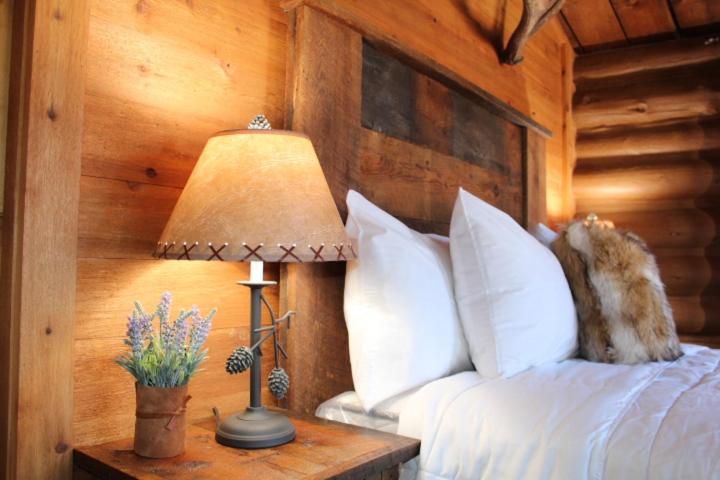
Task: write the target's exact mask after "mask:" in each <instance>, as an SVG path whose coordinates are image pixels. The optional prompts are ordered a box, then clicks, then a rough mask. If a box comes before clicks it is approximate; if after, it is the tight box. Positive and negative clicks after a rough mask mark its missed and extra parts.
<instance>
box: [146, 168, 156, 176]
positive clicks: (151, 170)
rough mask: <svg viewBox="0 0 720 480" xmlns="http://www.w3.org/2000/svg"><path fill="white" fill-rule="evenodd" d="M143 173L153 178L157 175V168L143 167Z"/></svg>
mask: <svg viewBox="0 0 720 480" xmlns="http://www.w3.org/2000/svg"><path fill="white" fill-rule="evenodd" d="M145 175H147V177H148V178H155V177H157V170H155V169H154V168H152V167H148V168H146V169H145Z"/></svg>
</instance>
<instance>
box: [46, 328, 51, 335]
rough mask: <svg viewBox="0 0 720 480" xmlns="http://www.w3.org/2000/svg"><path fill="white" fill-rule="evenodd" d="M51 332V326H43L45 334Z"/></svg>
mask: <svg viewBox="0 0 720 480" xmlns="http://www.w3.org/2000/svg"><path fill="white" fill-rule="evenodd" d="M52 332H53V330H52V327H45V335H50V334H51V333H52Z"/></svg>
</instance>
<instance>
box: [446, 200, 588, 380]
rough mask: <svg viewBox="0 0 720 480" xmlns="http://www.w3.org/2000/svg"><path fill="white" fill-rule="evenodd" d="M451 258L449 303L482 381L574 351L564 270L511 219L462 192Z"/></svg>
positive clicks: (452, 232)
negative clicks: (453, 302) (455, 308)
mask: <svg viewBox="0 0 720 480" xmlns="http://www.w3.org/2000/svg"><path fill="white" fill-rule="evenodd" d="M450 253H451V256H452V263H453V274H454V278H455V299H456V300H457V305H458V310H459V312H460V319H461V320H462V324H463V330H464V331H465V338H466V339H467V342H468V345H469V348H470V356H471V357H472V361H473V363H474V364H475V369H476V370H477V371H478V373H480V375H482V376H484V377H489V378H495V377H499V376H502V377H509V376H512V375H514V374H516V373H519V372H521V371H523V370H525V369H527V368H528V367H531V366H534V365H540V364H543V363H548V362H555V361H559V360H563V359H565V358H568V357H570V356H572V355H573V354H574V353H575V350H576V347H577V320H576V317H575V306H574V305H573V299H572V295H571V293H570V287H569V286H568V283H567V280H566V279H565V275H564V274H563V270H562V267H561V266H560V263H559V262H558V260H557V259H556V258H555V255H553V253H552V252H551V251H550V250H548V249H547V248H545V247H544V246H542V245H541V244H540V243H539V242H538V241H537V240H535V239H534V238H533V237H532V236H531V235H530V234H529V233H527V232H526V231H525V230H523V229H522V227H520V225H518V224H517V223H516V222H515V220H513V219H512V218H511V217H510V216H508V215H507V214H505V213H504V212H501V211H500V210H498V209H497V208H495V207H493V206H492V205H489V204H487V203H485V202H484V201H482V200H480V199H479V198H477V197H474V196H473V195H471V194H469V193H467V192H466V191H464V190H462V189H460V192H459V193H458V198H457V201H456V202H455V209H454V210H453V215H452V222H451V224H450Z"/></svg>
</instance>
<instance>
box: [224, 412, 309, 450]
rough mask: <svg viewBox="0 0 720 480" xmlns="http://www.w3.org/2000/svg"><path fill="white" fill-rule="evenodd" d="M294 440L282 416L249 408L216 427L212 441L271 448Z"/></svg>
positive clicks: (289, 425)
mask: <svg viewBox="0 0 720 480" xmlns="http://www.w3.org/2000/svg"><path fill="white" fill-rule="evenodd" d="M294 439H295V427H294V426H293V424H292V423H290V420H289V419H288V418H287V417H286V416H285V415H283V414H281V413H276V412H270V411H268V410H267V409H266V408H265V407H248V408H247V409H246V410H245V411H244V412H242V413H236V414H233V415H230V416H229V417H228V418H226V419H225V420H223V421H222V422H221V423H220V425H218V428H217V431H216V432H215V440H216V441H217V442H218V443H220V444H222V445H226V446H228V447H234V448H270V447H275V446H277V445H282V444H284V443H288V442H291V441H293V440H294Z"/></svg>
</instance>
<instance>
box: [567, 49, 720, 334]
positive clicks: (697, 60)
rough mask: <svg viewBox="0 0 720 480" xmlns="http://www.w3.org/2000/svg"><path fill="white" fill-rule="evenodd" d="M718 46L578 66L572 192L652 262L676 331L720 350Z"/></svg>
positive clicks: (613, 55)
mask: <svg viewBox="0 0 720 480" xmlns="http://www.w3.org/2000/svg"><path fill="white" fill-rule="evenodd" d="M718 71H720V45H718V43H717V41H712V40H710V41H708V39H707V38H696V39H686V40H677V41H670V42H665V43H661V44H654V45H649V46H642V47H634V48H629V49H621V50H612V51H609V52H607V53H596V54H591V55H584V56H580V57H578V59H577V61H576V66H575V80H576V83H577V92H576V95H575V99H574V103H575V107H574V113H575V121H576V124H577V129H578V139H577V156H578V159H577V169H576V170H575V173H574V177H573V183H574V193H575V199H576V203H577V213H578V215H585V214H587V213H588V212H595V213H597V214H598V215H600V217H601V218H607V219H609V220H612V221H613V222H614V223H615V224H616V226H618V227H620V228H626V229H629V230H632V231H634V232H636V233H637V234H639V235H640V236H641V237H643V238H644V239H645V240H646V241H647V243H648V244H649V246H650V247H651V249H652V250H653V252H654V253H655V255H656V257H657V260H658V264H659V266H660V271H661V275H662V278H663V281H664V282H665V284H666V288H667V293H668V295H669V297H670V303H671V305H672V307H673V311H674V313H675V321H676V323H677V327H678V330H679V332H680V333H681V334H682V335H683V336H684V339H685V340H687V341H694V342H698V343H705V344H708V345H714V346H719V345H720V256H719V255H720V248H719V247H720V243H719V242H720V237H719V236H718V227H719V226H720V223H719V221H720V180H719V178H720V173H719V172H720V119H719V118H718V115H719V114H720V77H718V74H717V73H718Z"/></svg>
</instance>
